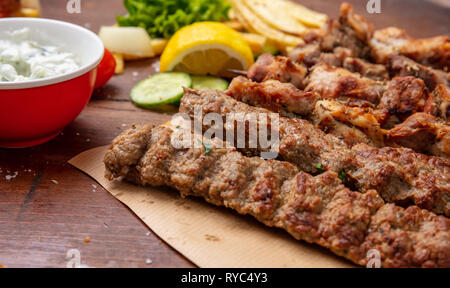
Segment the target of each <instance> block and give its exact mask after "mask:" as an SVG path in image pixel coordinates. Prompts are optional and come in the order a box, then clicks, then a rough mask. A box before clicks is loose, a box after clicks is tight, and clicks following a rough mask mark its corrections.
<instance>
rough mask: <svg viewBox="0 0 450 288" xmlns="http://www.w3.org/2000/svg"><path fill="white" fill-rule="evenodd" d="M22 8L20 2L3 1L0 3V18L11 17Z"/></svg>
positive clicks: (17, 0)
mask: <svg viewBox="0 0 450 288" xmlns="http://www.w3.org/2000/svg"><path fill="white" fill-rule="evenodd" d="M19 8H20V0H1V1H0V18H1V17H8V16H11V14H12V13H13V12H16V11H17V10H19Z"/></svg>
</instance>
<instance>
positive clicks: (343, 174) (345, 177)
mask: <svg viewBox="0 0 450 288" xmlns="http://www.w3.org/2000/svg"><path fill="white" fill-rule="evenodd" d="M339 179H341V181H345V179H347V173H345V171H341V172H339Z"/></svg>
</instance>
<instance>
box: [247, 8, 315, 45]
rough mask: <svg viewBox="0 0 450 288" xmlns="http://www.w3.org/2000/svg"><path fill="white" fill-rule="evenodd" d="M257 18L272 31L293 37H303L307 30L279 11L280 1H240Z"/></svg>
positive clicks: (283, 11)
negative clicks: (272, 29)
mask: <svg viewBox="0 0 450 288" xmlns="http://www.w3.org/2000/svg"><path fill="white" fill-rule="evenodd" d="M242 2H244V4H245V5H246V6H247V8H249V9H250V10H251V11H252V12H253V13H254V14H255V15H256V16H257V17H258V18H260V19H261V20H262V21H264V22H265V23H266V24H268V25H269V26H271V27H272V28H274V29H277V30H279V31H282V32H284V33H288V34H292V35H295V36H300V37H301V36H303V35H304V34H305V33H306V32H308V29H307V28H306V27H305V25H303V24H302V23H300V22H298V21H297V20H296V19H295V18H294V17H292V16H291V15H290V14H289V13H287V12H288V11H285V10H283V9H280V7H278V6H279V4H280V3H282V2H281V1H274V0H242Z"/></svg>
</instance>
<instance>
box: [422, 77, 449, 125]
mask: <svg viewBox="0 0 450 288" xmlns="http://www.w3.org/2000/svg"><path fill="white" fill-rule="evenodd" d="M424 112H426V113H428V114H431V115H434V116H436V117H439V118H441V119H443V120H445V121H447V123H450V88H449V87H448V86H445V85H438V86H437V87H436V89H435V90H434V91H433V93H431V94H430V98H429V99H428V101H427V103H426V104H425V111H424Z"/></svg>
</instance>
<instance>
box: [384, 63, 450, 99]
mask: <svg viewBox="0 0 450 288" xmlns="http://www.w3.org/2000/svg"><path fill="white" fill-rule="evenodd" d="M388 66H389V73H390V74H391V76H392V77H395V76H414V77H417V78H420V79H422V80H423V81H424V82H425V84H426V85H427V87H428V89H429V90H430V91H433V90H434V89H436V87H437V86H438V85H441V84H443V85H446V86H449V85H450V73H445V72H444V71H442V70H437V69H433V68H430V67H427V66H424V65H420V64H419V63H417V62H415V61H414V60H412V59H409V58H408V57H405V56H401V55H392V56H390V57H389V64H388Z"/></svg>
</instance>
